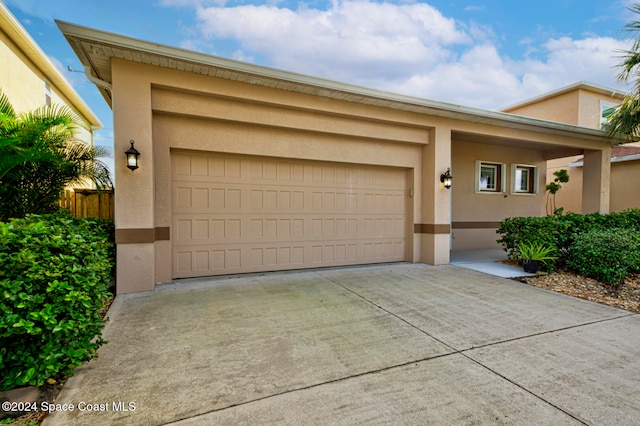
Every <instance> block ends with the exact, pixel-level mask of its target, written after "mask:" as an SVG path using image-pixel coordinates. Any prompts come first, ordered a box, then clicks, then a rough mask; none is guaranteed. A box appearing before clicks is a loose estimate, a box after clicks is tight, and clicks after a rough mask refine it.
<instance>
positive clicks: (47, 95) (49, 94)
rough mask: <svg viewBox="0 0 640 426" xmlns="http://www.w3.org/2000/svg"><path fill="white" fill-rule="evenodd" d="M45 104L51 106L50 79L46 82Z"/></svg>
mask: <svg viewBox="0 0 640 426" xmlns="http://www.w3.org/2000/svg"><path fill="white" fill-rule="evenodd" d="M44 104H45V105H46V106H51V85H50V84H49V82H48V81H45V82H44Z"/></svg>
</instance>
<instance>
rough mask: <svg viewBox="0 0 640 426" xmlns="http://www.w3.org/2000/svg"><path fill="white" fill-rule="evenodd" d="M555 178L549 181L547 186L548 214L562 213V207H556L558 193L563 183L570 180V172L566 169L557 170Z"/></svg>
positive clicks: (554, 173)
mask: <svg viewBox="0 0 640 426" xmlns="http://www.w3.org/2000/svg"><path fill="white" fill-rule="evenodd" d="M553 175H554V176H555V179H554V180H553V182H549V183H548V184H547V186H546V190H547V214H549V215H551V214H561V213H562V210H564V209H563V208H562V207H561V208H560V209H558V208H557V207H556V193H557V192H558V191H560V188H562V185H560V184H561V183H567V182H569V173H568V172H567V171H566V170H565V169H560V170H556V171H555V172H553Z"/></svg>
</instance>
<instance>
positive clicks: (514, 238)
mask: <svg viewBox="0 0 640 426" xmlns="http://www.w3.org/2000/svg"><path fill="white" fill-rule="evenodd" d="M568 227H569V223H567V222H564V221H561V220H559V219H558V217H557V216H543V217H511V218H507V219H505V220H503V221H502V222H500V226H499V228H498V230H497V231H496V232H497V233H498V234H501V235H502V236H501V238H500V239H498V243H500V244H502V245H503V247H504V249H505V251H506V252H507V256H508V257H509V259H518V258H519V256H518V247H519V246H521V245H523V244H542V245H545V246H551V247H556V248H557V249H558V250H559V251H560V252H562V248H564V247H565V245H566V238H567V233H568ZM552 263H553V262H549V264H550V265H552Z"/></svg>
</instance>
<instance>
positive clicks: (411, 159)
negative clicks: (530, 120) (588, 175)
mask: <svg viewBox="0 0 640 426" xmlns="http://www.w3.org/2000/svg"><path fill="white" fill-rule="evenodd" d="M111 72H112V76H113V100H114V104H113V110H114V130H115V151H116V152H117V153H121V152H124V151H125V150H126V149H128V148H129V141H130V140H134V141H135V147H136V148H137V149H138V150H139V151H140V153H141V156H140V168H139V169H138V170H136V171H134V172H131V171H129V170H128V169H127V168H126V166H125V164H124V160H125V158H124V155H116V156H115V169H116V179H117V185H118V196H117V197H116V242H117V243H118V247H119V249H118V292H119V293H122V292H131V291H144V290H152V289H153V286H154V285H155V284H156V283H162V282H168V281H171V279H172V276H171V273H172V271H171V264H172V254H171V235H172V231H171V226H172V211H171V209H172V202H171V197H172V194H171V173H170V171H171V161H170V159H171V152H172V151H177V150H180V151H185V150H186V151H201V152H218V153H229V154H242V155H252V156H269V157H277V158H289V159H303V160H316V161H331V162H344V163H351V164H366V165H384V166H394V167H401V168H404V169H405V170H406V171H407V197H406V203H407V204H406V211H407V212H408V214H407V220H406V223H407V229H406V241H407V250H406V253H407V255H406V260H407V261H410V262H424V263H431V264H443V263H448V262H449V249H450V225H451V220H452V219H453V221H454V223H455V222H456V221H458V222H460V223H464V222H475V223H483V224H486V223H494V224H495V222H497V221H499V220H501V219H502V218H504V217H507V216H515V215H540V214H543V212H544V193H543V191H542V189H540V190H539V192H540V193H539V194H537V195H511V194H510V192H509V191H508V192H507V194H506V195H507V197H506V198H505V197H504V196H502V195H480V194H475V193H474V192H475V191H474V170H475V160H478V159H479V160H487V161H499V162H504V163H507V164H508V165H509V166H510V165H511V164H515V163H517V164H528V165H535V166H537V167H538V168H539V169H538V170H539V173H538V176H539V180H540V182H539V183H538V185H539V187H540V188H543V187H544V176H545V168H544V156H545V155H548V154H550V153H552V152H553V151H554V150H555V149H556V147H557V149H561V150H562V151H563V152H565V151H566V150H567V149H569V150H572V149H581V148H583V147H591V149H596V150H597V149H600V148H601V147H602V142H601V141H597V140H590V141H589V140H584V139H582V138H579V137H573V136H572V135H571V134H564V135H557V134H552V133H550V132H544V131H535V129H532V128H522V127H518V126H509V125H497V124H493V125H492V124H488V123H486V122H482V121H481V120H477V121H468V120H464V119H453V118H444V117H441V116H439V115H437V114H434V115H429V114H418V113H415V112H410V111H404V110H401V109H396V108H387V107H382V106H377V105H375V104H377V102H373V103H374V104H365V103H360V102H348V101H345V100H340V99H335V98H328V97H323V96H321V95H320V96H318V95H314V94H310V93H306V94H305V93H299V92H293V91H289V90H282V89H279V88H278V87H277V84H275V85H274V87H265V86H259V85H254V84H249V83H241V82H238V81H231V80H225V79H220V78H216V77H210V76H207V75H199V74H197V73H194V72H186V71H179V70H173V69H167V68H160V67H157V66H153V65H145V64H139V63H133V62H129V61H125V60H120V59H112V62H111ZM322 90H324V89H321V90H317V89H312V90H310V92H313V93H322ZM465 135H475V136H474V137H475V138H478V137H479V138H480V139H481V140H482V142H478V141H474V142H472V141H470V140H468V139H465ZM452 140H453V144H452ZM497 141H500V142H497ZM449 167H451V169H452V172H453V174H454V188H453V189H452V190H447V189H445V188H444V187H443V185H442V183H441V182H440V179H439V177H440V174H441V173H443V172H444V171H445V170H446V169H447V168H449ZM508 174H509V173H508ZM506 178H507V179H508V180H509V179H510V176H509V175H507V176H506ZM509 187H510V182H509V181H508V182H507V188H509ZM452 196H453V197H454V200H453V202H452V199H451V197H452ZM452 206H453V212H454V213H453V217H452V211H451V207H452ZM476 228H477V227H476ZM494 229H495V227H494ZM494 229H493V230H492V229H489V228H486V227H480V229H472V228H468V227H467V228H465V229H461V230H459V231H458V230H456V229H455V228H454V234H455V237H456V238H455V240H454V241H456V243H459V244H457V245H456V243H454V248H457V249H459V248H462V247H463V245H462V241H468V242H469V243H468V245H474V244H479V245H481V246H483V247H487V246H490V245H491V244H492V243H493V244H495V243H494V241H495V233H494ZM490 233H493V234H492V235H490V236H489V235H488V234H490ZM465 234H466V235H465ZM478 235H481V237H478ZM130 272H131V273H130ZM131 277H134V278H135V279H132V278H131ZM141 277H146V279H145V280H142V279H141Z"/></svg>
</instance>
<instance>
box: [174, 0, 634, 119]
mask: <svg viewBox="0 0 640 426" xmlns="http://www.w3.org/2000/svg"><path fill="white" fill-rule="evenodd" d="M163 2H164V3H165V4H169V3H171V4H178V3H180V4H187V3H189V4H192V5H197V7H196V8H195V10H196V20H197V23H198V24H197V31H196V34H197V36H196V37H198V36H199V37H200V38H201V43H209V44H210V45H211V44H212V45H213V46H214V47H216V46H219V45H221V44H222V43H223V42H224V41H232V42H233V45H234V47H233V49H232V51H233V54H232V55H233V57H234V58H235V59H238V60H243V61H254V60H255V59H256V58H260V59H259V60H260V63H263V64H264V65H267V66H271V67H277V68H281V69H284V70H288V71H295V72H301V73H304V74H309V75H313V76H318V77H324V78H329V79H333V80H338V81H345V82H350V83H354V84H359V85H364V86H369V87H374V88H379V89H383V90H391V91H395V92H400V93H406V94H410V95H414V96H419V97H424V98H429V99H434V100H439V101H445V102H453V103H458V104H462V105H467V106H475V107H480V108H489V109H493V108H500V107H503V106H506V105H509V104H512V103H514V102H517V101H520V100H523V99H527V98H530V97H532V96H536V95H539V94H541V93H544V92H547V91H549V90H553V89H557V88H559V87H562V86H564V85H567V84H570V83H573V82H575V81H578V80H584V81H588V82H592V83H595V84H599V85H603V86H614V85H616V79H615V74H616V71H615V69H614V67H615V65H616V64H617V63H618V61H619V59H618V58H616V53H615V51H616V50H621V49H624V48H625V47H626V46H627V42H625V41H623V40H617V39H614V38H610V37H597V36H591V37H584V38H581V39H572V38H568V37H563V38H555V39H554V38H551V39H548V40H547V41H546V43H544V44H536V43H535V42H534V40H533V39H531V38H529V39H523V40H522V42H521V43H522V46H523V49H524V50H523V52H522V56H521V57H520V58H509V57H507V56H506V55H504V54H501V52H500V51H499V47H498V46H499V41H496V36H495V34H494V32H493V29H492V28H490V27H486V26H480V25H477V24H475V23H474V22H473V21H469V22H463V21H456V20H455V19H452V18H448V17H445V16H444V15H443V14H442V13H441V12H440V11H438V10H437V9H436V8H434V7H432V6H430V5H428V4H425V3H400V4H392V3H376V2H373V1H368V0H334V1H333V3H331V5H330V7H329V8H328V9H327V10H323V9H317V8H312V7H310V6H307V7H305V6H300V7H299V8H297V9H295V10H294V9H288V8H284V7H277V6H270V5H239V6H229V7H220V6H216V5H212V4H213V2H211V1H206V0H163ZM207 4H208V5H207Z"/></svg>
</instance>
